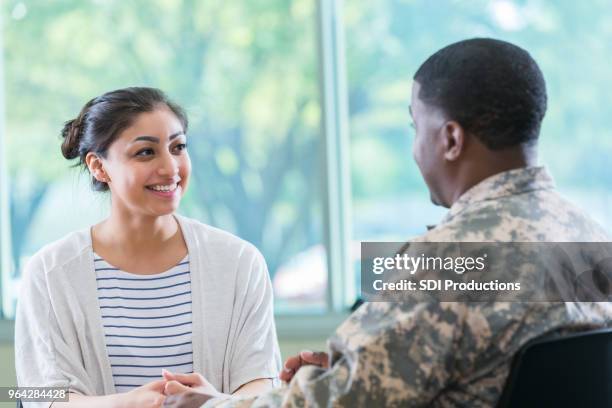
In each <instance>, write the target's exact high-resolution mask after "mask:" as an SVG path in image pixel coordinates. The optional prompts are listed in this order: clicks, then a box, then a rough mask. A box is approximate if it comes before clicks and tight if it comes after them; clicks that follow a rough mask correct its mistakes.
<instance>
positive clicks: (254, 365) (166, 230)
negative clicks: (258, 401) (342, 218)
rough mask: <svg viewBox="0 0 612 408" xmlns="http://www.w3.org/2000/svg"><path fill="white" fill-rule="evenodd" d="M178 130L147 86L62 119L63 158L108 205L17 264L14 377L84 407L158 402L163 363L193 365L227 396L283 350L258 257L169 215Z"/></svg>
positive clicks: (176, 118) (182, 162) (185, 179)
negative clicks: (104, 214)
mask: <svg viewBox="0 0 612 408" xmlns="http://www.w3.org/2000/svg"><path fill="white" fill-rule="evenodd" d="M186 131H187V117H186V115H185V113H184V112H183V110H182V109H181V108H180V107H179V106H177V105H175V104H174V103H172V102H171V101H169V100H168V99H167V98H166V96H165V95H164V94H163V93H162V92H161V91H159V90H157V89H152V88H126V89H120V90H116V91H112V92H108V93H106V94H104V95H101V96H99V97H97V98H94V99H92V100H91V101H89V102H88V103H87V104H86V105H85V106H84V107H83V109H82V111H81V112H80V114H79V115H78V117H77V118H76V119H74V120H71V121H69V122H67V123H66V125H65V127H64V130H63V132H62V135H63V137H64V141H63V144H62V153H63V155H64V156H65V157H66V158H67V159H76V158H78V159H79V164H81V165H83V166H84V167H86V168H87V169H88V171H89V172H90V173H91V176H92V183H93V187H94V189H95V190H97V191H110V197H111V211H110V216H109V217H108V218H107V219H106V220H104V221H102V222H100V223H99V224H97V225H94V226H93V227H91V228H89V229H87V230H84V231H78V232H74V233H72V234H70V235H68V236H67V237H65V238H64V239H62V240H60V241H57V242H55V243H52V244H50V245H47V246H46V247H44V248H43V249H41V250H40V251H39V252H38V253H37V254H35V255H34V256H33V257H32V259H31V260H30V261H29V262H28V264H27V265H26V267H25V268H24V275H23V281H22V292H21V296H20V298H19V299H20V303H19V305H18V311H17V321H16V328H15V353H16V368H17V381H18V384H19V386H48V387H51V386H53V387H67V388H68V389H69V390H70V402H68V403H66V405H67V406H71V407H73V406H87V407H88V408H93V407H95V406H101V407H136V406H137V407H149V406H151V407H152V406H159V405H161V403H162V402H163V399H164V387H165V384H166V381H165V380H164V379H163V378H162V369H168V370H171V371H172V372H179V373H181V372H182V373H191V372H198V373H202V375H203V376H204V377H205V378H206V379H207V380H208V381H209V382H210V383H211V384H212V385H214V386H215V388H217V389H219V390H222V391H223V392H226V393H237V394H254V393H259V392H261V391H263V390H266V389H268V388H270V387H271V386H272V379H273V378H274V377H276V375H277V373H278V371H279V368H280V355H279V350H278V343H277V340H276V332H275V327H274V319H273V313H272V312H273V311H272V289H271V285H270V279H269V276H268V273H267V268H266V264H265V261H264V259H263V257H262V256H261V254H260V253H259V251H257V249H256V248H255V247H253V246H252V245H251V244H249V243H247V242H245V241H243V240H241V239H239V238H237V237H235V236H233V235H231V234H229V233H227V232H224V231H221V230H219V229H216V228H213V227H210V226H207V225H204V224H201V223H199V222H197V221H195V220H192V219H188V218H185V217H181V216H179V215H177V214H175V211H176V210H177V208H178V206H179V203H180V200H181V197H182V196H183V194H184V192H185V190H186V189H187V186H188V184H189V177H190V175H191V162H190V159H189V154H188V153H187V150H186V147H187V135H186ZM46 405H47V406H48V405H49V404H48V403H47V404H46ZM63 405H64V403H57V402H56V403H54V405H53V406H54V407H56V406H63Z"/></svg>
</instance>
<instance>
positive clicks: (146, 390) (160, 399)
mask: <svg viewBox="0 0 612 408" xmlns="http://www.w3.org/2000/svg"><path fill="white" fill-rule="evenodd" d="M166 385H167V381H166V380H157V381H152V382H150V383H148V384H145V385H141V386H140V387H138V388H134V389H133V390H131V391H128V392H126V393H124V394H117V396H118V400H119V404H118V406H120V407H122V408H123V407H125V408H131V407H143V408H159V407H161V406H162V404H163V403H164V400H165V399H166V395H165V394H164V389H165V387H166Z"/></svg>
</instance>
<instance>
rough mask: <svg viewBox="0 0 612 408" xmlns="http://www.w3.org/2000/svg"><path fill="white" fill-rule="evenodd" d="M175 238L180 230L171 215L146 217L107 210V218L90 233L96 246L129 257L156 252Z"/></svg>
mask: <svg viewBox="0 0 612 408" xmlns="http://www.w3.org/2000/svg"><path fill="white" fill-rule="evenodd" d="M177 235H178V236H179V237H180V229H179V225H178V222H177V221H176V219H175V218H174V216H173V215H172V214H167V215H163V216H155V217H149V216H134V215H133V214H125V213H122V212H119V211H111V215H110V217H109V218H107V219H106V220H105V221H103V222H101V223H100V224H98V225H96V226H95V227H94V231H93V236H94V241H97V243H98V244H99V245H101V246H103V247H106V248H112V249H114V250H116V251H118V252H121V253H124V254H133V255H138V254H142V253H150V252H154V251H157V250H160V249H161V248H164V247H166V246H167V245H168V244H169V243H171V242H172V241H173V240H174V239H176V238H177ZM94 244H95V242H94Z"/></svg>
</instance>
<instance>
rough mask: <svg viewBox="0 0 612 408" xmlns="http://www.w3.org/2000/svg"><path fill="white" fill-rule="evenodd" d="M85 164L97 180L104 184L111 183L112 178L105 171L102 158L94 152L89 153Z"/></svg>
mask: <svg viewBox="0 0 612 408" xmlns="http://www.w3.org/2000/svg"><path fill="white" fill-rule="evenodd" d="M85 164H86V165H87V168H88V169H89V172H90V173H91V175H92V176H94V178H95V179H96V180H98V181H99V182H102V183H108V182H110V177H108V174H107V173H106V171H105V170H104V163H102V159H101V158H100V156H98V155H97V154H95V153H92V152H89V153H87V156H85Z"/></svg>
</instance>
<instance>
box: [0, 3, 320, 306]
mask: <svg viewBox="0 0 612 408" xmlns="http://www.w3.org/2000/svg"><path fill="white" fill-rule="evenodd" d="M2 7H3V18H4V53H5V83H6V95H5V99H6V102H7V103H6V104H7V114H6V116H7V140H6V144H7V150H8V158H9V160H8V167H9V181H10V189H11V194H10V199H11V221H12V245H13V259H14V262H15V264H16V266H17V268H16V270H17V271H19V268H20V267H22V266H23V264H24V262H25V261H26V260H27V258H28V257H29V256H31V255H32V254H33V253H34V252H35V251H36V250H38V249H39V248H40V247H41V246H42V245H44V244H46V243H48V242H50V241H52V240H54V239H57V238H59V237H61V236H63V235H65V234H66V233H68V232H69V231H72V230H74V229H78V228H85V227H87V226H88V225H91V224H92V223H95V222H97V221H98V220H100V219H102V218H103V217H104V216H105V215H106V214H107V209H108V200H109V198H108V197H105V196H104V195H100V194H93V193H91V192H90V191H89V186H88V183H89V180H88V177H87V176H86V175H82V176H80V177H79V176H77V174H78V171H77V170H69V166H68V165H69V163H68V162H67V161H65V160H64V159H63V158H62V157H61V154H60V149H59V146H60V138H59V132H60V130H61V127H62V125H63V122H64V121H66V120H68V119H71V118H73V117H74V116H76V114H77V113H78V112H79V110H80V108H81V107H82V105H83V104H84V103H85V102H86V101H87V100H88V99H89V98H91V97H93V96H96V95H99V94H101V93H103V92H105V91H108V90H111V89H116V88H121V87H125V86H132V85H141V86H154V87H158V88H161V89H163V90H164V91H165V92H167V93H168V94H169V95H170V96H171V97H172V98H173V99H174V100H176V101H177V102H179V103H180V104H182V105H183V106H184V107H185V108H186V109H187V111H188V114H189V119H190V126H189V132H188V133H189V152H190V154H191V158H192V163H193V176H192V181H191V185H190V189H189V191H188V193H187V195H186V197H185V198H184V200H183V203H182V208H181V213H183V214H185V215H188V216H192V217H195V218H198V219H200V220H202V221H204V222H207V223H209V224H211V225H214V226H217V227H220V228H223V229H226V230H229V231H231V232H233V233H235V234H237V235H238V236H240V237H242V238H244V239H246V240H249V241H250V242H252V243H253V244H254V245H255V246H257V247H258V248H259V249H260V250H261V251H262V252H263V254H264V256H265V257H266V260H267V262H268V266H269V268H270V272H271V275H272V277H273V281H274V286H275V291H276V301H277V303H278V305H277V306H278V308H279V309H280V310H288V309H299V310H304V309H308V310H312V309H321V308H323V307H324V306H325V304H324V302H325V300H324V299H325V296H324V294H325V290H326V288H325V285H326V283H325V282H326V279H325V277H326V267H325V253H326V251H325V248H324V247H323V246H322V244H321V242H322V204H321V191H322V187H321V180H322V178H323V176H324V175H323V174H322V173H321V169H322V166H321V165H320V160H321V157H320V151H321V149H320V146H321V142H322V135H321V133H320V112H319V95H318V78H317V75H318V74H317V61H316V42H315V41H316V36H315V18H314V15H315V9H314V4H313V2H311V1H309V0H296V1H289V2H288V1H285V0H264V1H259V2H243V1H237V0H236V1H224V2H216V1H187V0H185V1H170V2H169V1H162V0H159V1H156V2H153V3H152V2H121V1H99V0H98V1H89V2H83V1H76V0H73V1H62V2H48V1H43V0H37V1H29V2H20V1H7V2H3V6H2ZM305 269H306V270H308V272H309V274H310V276H309V279H308V281H307V282H306V283H308V284H310V286H307V285H306V284H305V283H304V282H300V281H299V279H298V278H299V277H301V276H304V274H303V273H302V272H303V271H304V270H305ZM14 278H15V279H14V281H15V282H17V280H18V274H16V276H15V277H14ZM4 290H5V297H7V298H8V297H10V296H13V293H15V291H14V288H13V287H11V286H10V285H5V287H4ZM5 303H6V302H5ZM9 303H10V304H11V305H12V304H13V300H11V299H9ZM9 313H10V310H9Z"/></svg>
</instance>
